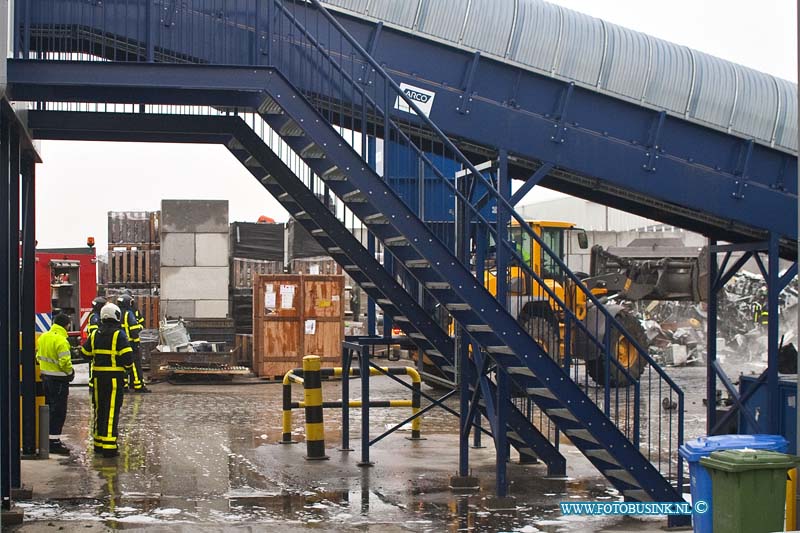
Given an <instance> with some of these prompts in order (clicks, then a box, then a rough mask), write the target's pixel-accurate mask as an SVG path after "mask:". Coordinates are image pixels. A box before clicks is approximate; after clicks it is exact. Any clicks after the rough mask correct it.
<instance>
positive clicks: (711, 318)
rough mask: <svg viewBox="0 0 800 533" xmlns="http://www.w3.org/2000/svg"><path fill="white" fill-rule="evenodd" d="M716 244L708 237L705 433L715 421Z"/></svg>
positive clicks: (711, 427) (709, 430)
mask: <svg viewBox="0 0 800 533" xmlns="http://www.w3.org/2000/svg"><path fill="white" fill-rule="evenodd" d="M716 245H717V241H716V240H715V239H709V241H708V250H709V261H708V323H707V325H706V328H707V334H706V339H707V345H706V433H708V434H710V433H711V430H712V429H713V428H714V426H715V425H716V423H717V370H716V368H715V367H714V363H715V362H716V360H717V293H716V291H715V288H714V287H715V285H716V284H717V277H718V275H717V269H718V266H717V252H716V251H714V247H715V246H716Z"/></svg>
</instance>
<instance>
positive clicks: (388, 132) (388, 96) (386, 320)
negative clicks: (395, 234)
mask: <svg viewBox="0 0 800 533" xmlns="http://www.w3.org/2000/svg"><path fill="white" fill-rule="evenodd" d="M384 87H385V89H384V106H385V107H384V109H391V108H392V106H391V102H392V92H391V88H390V86H389V84H388V83H386V84H385V85H384ZM391 136H392V126H391V124H390V114H389V113H385V114H384V117H383V179H384V180H385V181H386V182H390V181H391V176H390V174H391V173H390V169H391V167H392V165H391V163H390V161H389V157H390V155H391V154H390V151H389V146H390V145H391V142H390V139H391ZM399 155H400V154H399V153H398V156H399ZM423 185H424V183H423ZM423 185H420V186H423ZM383 268H385V269H386V270H387V271H388V272H389V273H390V274H393V273H394V261H393V258H392V256H391V254H389V248H388V247H387V246H386V245H384V247H383ZM383 336H384V337H386V338H387V339H390V338H391V337H392V318H391V317H390V316H389V315H387V314H386V313H383ZM387 349H389V347H387Z"/></svg>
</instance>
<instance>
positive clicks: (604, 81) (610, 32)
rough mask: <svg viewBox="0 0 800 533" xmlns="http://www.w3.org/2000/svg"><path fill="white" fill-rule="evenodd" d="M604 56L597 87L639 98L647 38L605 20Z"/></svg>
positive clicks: (642, 90) (643, 82) (644, 81)
mask: <svg viewBox="0 0 800 533" xmlns="http://www.w3.org/2000/svg"><path fill="white" fill-rule="evenodd" d="M605 26H606V36H607V40H608V44H607V46H606V59H605V62H604V64H603V75H602V78H601V79H600V88H601V89H605V90H606V91H609V92H612V93H616V94H621V95H622V96H626V97H628V98H630V99H632V100H642V99H643V98H644V94H645V88H646V87H647V77H648V74H649V72H650V63H651V57H650V41H649V39H648V38H647V36H646V35H644V34H641V33H633V32H629V31H627V30H625V28H622V27H620V26H617V25H615V24H606V25H605Z"/></svg>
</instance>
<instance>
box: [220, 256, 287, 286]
mask: <svg viewBox="0 0 800 533" xmlns="http://www.w3.org/2000/svg"><path fill="white" fill-rule="evenodd" d="M281 273H283V262H281V261H261V260H258V259H241V258H238V257H235V258H233V261H232V262H231V287H234V288H247V287H252V286H253V281H254V280H255V279H256V277H258V276H260V275H265V274H281Z"/></svg>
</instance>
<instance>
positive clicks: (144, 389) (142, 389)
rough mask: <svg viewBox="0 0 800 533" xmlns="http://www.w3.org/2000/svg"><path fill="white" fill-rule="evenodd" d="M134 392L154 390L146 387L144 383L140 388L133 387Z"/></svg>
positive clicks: (141, 392)
mask: <svg viewBox="0 0 800 533" xmlns="http://www.w3.org/2000/svg"><path fill="white" fill-rule="evenodd" d="M133 392H135V393H137V394H144V393H148V392H153V391H151V390H150V389H148V388H147V387H145V386H144V385H142V386H141V387H140V388H138V389H133Z"/></svg>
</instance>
